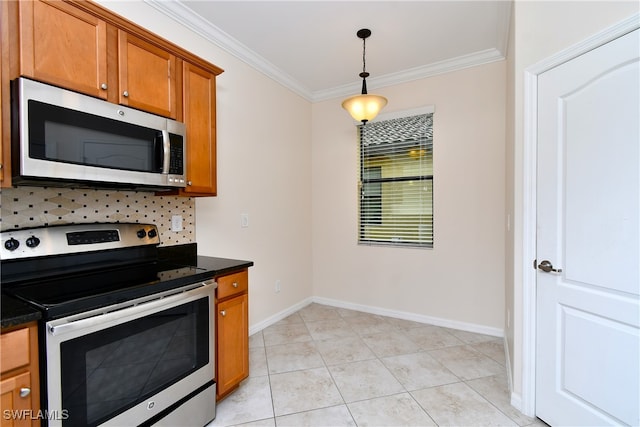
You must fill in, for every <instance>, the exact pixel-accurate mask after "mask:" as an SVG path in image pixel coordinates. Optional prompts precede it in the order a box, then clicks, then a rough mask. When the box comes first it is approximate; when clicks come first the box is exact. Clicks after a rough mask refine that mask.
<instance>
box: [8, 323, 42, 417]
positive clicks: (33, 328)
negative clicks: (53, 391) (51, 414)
mask: <svg viewBox="0 0 640 427" xmlns="http://www.w3.org/2000/svg"><path fill="white" fill-rule="evenodd" d="M0 358H1V362H2V365H1V366H2V374H1V376H0V393H1V396H2V408H1V410H2V412H1V413H0V426H2V427H5V426H6V427H9V426H39V425H40V419H39V417H38V410H39V407H40V392H39V381H38V378H39V376H38V375H39V373H38V326H37V323H35V322H33V323H30V324H28V325H26V326H24V327H20V328H18V329H13V330H9V331H2V334H1V335H0Z"/></svg>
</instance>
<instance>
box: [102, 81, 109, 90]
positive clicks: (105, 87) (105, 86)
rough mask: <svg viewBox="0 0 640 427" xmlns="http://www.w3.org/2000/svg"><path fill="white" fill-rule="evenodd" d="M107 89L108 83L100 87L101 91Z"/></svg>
mask: <svg viewBox="0 0 640 427" xmlns="http://www.w3.org/2000/svg"><path fill="white" fill-rule="evenodd" d="M107 87H108V86H107V84H106V83H102V84H101V85H100V88H101V89H103V90H107Z"/></svg>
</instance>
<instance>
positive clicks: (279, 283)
mask: <svg viewBox="0 0 640 427" xmlns="http://www.w3.org/2000/svg"><path fill="white" fill-rule="evenodd" d="M281 288H282V282H281V281H280V280H276V294H277V293H279V292H280V289H281Z"/></svg>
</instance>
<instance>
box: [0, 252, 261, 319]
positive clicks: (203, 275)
mask: <svg viewBox="0 0 640 427" xmlns="http://www.w3.org/2000/svg"><path fill="white" fill-rule="evenodd" d="M159 249H160V250H159V257H160V262H161V263H167V264H168V265H176V264H178V265H180V264H182V265H190V266H192V267H195V268H196V269H197V270H198V271H196V272H195V274H194V275H193V276H190V280H192V281H199V280H209V279H212V278H214V277H218V276H223V275H225V274H230V273H234V272H236V271H240V270H243V269H245V268H248V267H251V266H252V265H253V261H243V260H237V259H229V258H217V257H209V256H201V255H197V254H196V245H195V244H187V245H177V246H170V247H166V248H159ZM1 299H2V312H0V315H1V317H2V329H4V328H9V327H13V326H18V325H21V324H24V323H28V322H32V321H34V320H38V319H40V318H41V317H42V316H41V314H40V312H39V311H38V310H37V309H35V308H33V307H31V306H29V305H28V304H27V303H25V302H23V301H21V300H19V299H17V298H14V297H12V296H10V295H5V294H4V293H3V294H2V296H1Z"/></svg>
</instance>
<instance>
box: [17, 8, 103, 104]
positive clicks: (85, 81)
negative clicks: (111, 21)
mask: <svg viewBox="0 0 640 427" xmlns="http://www.w3.org/2000/svg"><path fill="white" fill-rule="evenodd" d="M19 8H20V15H19V16H20V18H19V19H20V38H21V43H20V74H22V75H24V76H27V77H32V78H34V79H36V80H41V81H44V82H48V83H51V84H54V85H58V86H62V87H65V88H68V89H71V90H76V91H78V92H82V93H86V94H88V95H91V96H96V97H100V98H105V99H106V97H107V92H106V89H107V87H106V85H107V23H106V22H105V21H103V20H101V19H99V18H97V17H95V16H93V15H91V14H89V13H86V12H84V11H82V10H79V9H78V8H76V7H74V6H73V5H70V4H68V3H64V2H61V1H45V0H38V1H20V2H19Z"/></svg>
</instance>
